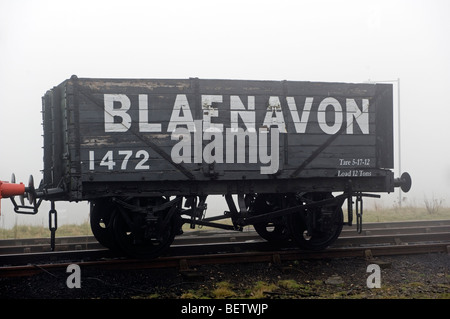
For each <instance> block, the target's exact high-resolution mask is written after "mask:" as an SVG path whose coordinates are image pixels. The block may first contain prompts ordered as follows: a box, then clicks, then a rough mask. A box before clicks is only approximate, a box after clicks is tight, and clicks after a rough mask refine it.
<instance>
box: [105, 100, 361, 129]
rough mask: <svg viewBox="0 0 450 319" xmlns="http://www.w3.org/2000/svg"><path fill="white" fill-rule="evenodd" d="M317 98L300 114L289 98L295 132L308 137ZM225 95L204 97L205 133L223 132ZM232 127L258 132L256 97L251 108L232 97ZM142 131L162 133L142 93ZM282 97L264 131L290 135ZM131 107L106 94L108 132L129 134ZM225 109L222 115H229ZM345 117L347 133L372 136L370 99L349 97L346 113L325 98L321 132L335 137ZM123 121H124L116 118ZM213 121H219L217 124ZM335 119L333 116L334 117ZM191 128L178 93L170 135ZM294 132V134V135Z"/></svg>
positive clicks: (321, 106) (271, 105)
mask: <svg viewBox="0 0 450 319" xmlns="http://www.w3.org/2000/svg"><path fill="white" fill-rule="evenodd" d="M314 99H315V98H314V97H306V98H305V101H304V104H303V109H302V110H301V111H299V109H298V107H297V102H296V99H295V97H292V96H288V97H286V102H287V105H288V109H289V114H290V116H291V117H292V122H293V123H294V128H295V133H297V134H304V133H305V132H306V129H307V127H308V124H309V123H310V120H311V116H310V115H311V111H312V105H313V102H314ZM223 100H224V99H223V95H202V96H201V103H202V114H203V119H202V121H203V131H204V132H223V131H224V124H225V123H217V122H220V111H221V110H220V109H219V108H217V107H214V106H215V105H218V104H223ZM229 100H230V105H229V108H228V109H229V112H230V127H231V128H232V132H233V131H236V130H237V128H238V121H239V119H241V121H242V122H243V123H244V125H245V129H246V130H247V131H249V132H256V131H257V123H256V116H255V112H256V111H255V96H247V101H246V104H247V107H246V106H245V104H244V102H243V101H242V100H241V98H240V97H239V96H237V95H231V96H230V99H229ZM138 104H139V105H138V109H139V113H138V114H139V119H138V122H139V132H156V133H158V132H162V131H163V127H162V124H161V123H150V122H149V119H148V110H149V105H148V95H147V94H139V96H138ZM281 105H282V104H281V101H280V97H278V96H270V97H269V101H268V105H266V106H265V108H266V114H265V116H264V121H263V122H262V123H261V125H260V127H262V128H272V127H276V128H277V129H278V132H279V133H281V134H283V133H287V127H286V123H285V118H284V113H283V111H282V107H281ZM130 108H131V100H130V98H129V97H128V96H127V95H125V94H104V119H105V132H127V131H128V130H129V129H130V127H131V124H132V121H133V119H132V118H131V116H130V114H129V113H128V111H129V110H130ZM225 110H226V108H225V106H223V110H222V111H221V112H225ZM327 114H334V120H333V121H332V122H331V123H330V121H327ZM344 116H345V120H346V134H354V123H355V122H356V123H357V124H358V126H359V128H360V130H361V132H362V134H369V100H368V99H362V102H361V105H360V106H359V105H358V103H357V102H356V100H355V99H352V98H347V99H346V102H345V110H343V107H342V105H341V103H340V102H339V101H338V100H337V99H336V98H333V97H325V98H323V99H322V100H320V102H319V103H318V108H317V120H318V126H319V128H320V130H321V131H322V132H323V133H325V134H329V135H332V134H335V133H336V132H338V131H339V130H340V129H341V128H342V125H344ZM117 118H120V121H115V119H117ZM213 118H214V120H215V122H213ZM331 118H333V117H331ZM179 126H181V127H184V128H187V129H188V131H189V132H195V130H196V127H195V123H194V118H193V116H192V111H191V108H190V106H189V102H188V99H187V96H186V95H185V94H177V95H176V97H175V100H174V103H173V107H172V112H171V115H170V119H169V123H168V125H167V129H166V132H174V131H175V130H176V129H177V127H179ZM292 133H294V132H292Z"/></svg>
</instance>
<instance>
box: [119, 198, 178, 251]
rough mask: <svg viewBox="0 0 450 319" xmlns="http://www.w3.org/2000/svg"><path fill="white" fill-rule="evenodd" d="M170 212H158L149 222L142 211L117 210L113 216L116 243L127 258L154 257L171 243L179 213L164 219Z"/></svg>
mask: <svg viewBox="0 0 450 319" xmlns="http://www.w3.org/2000/svg"><path fill="white" fill-rule="evenodd" d="M167 214H169V209H167V210H166V211H164V212H160V214H159V216H158V217H157V219H156V220H148V219H147V218H146V217H147V215H146V214H145V213H142V212H136V211H132V210H129V209H126V208H123V207H119V209H118V211H117V213H115V214H114V217H113V233H114V238H115V241H116V242H117V243H118V245H119V246H120V248H121V249H122V250H123V251H124V252H125V253H126V254H128V255H129V256H131V257H135V258H155V257H158V256H159V255H161V254H162V253H163V252H164V251H165V250H166V249H167V248H169V246H170V245H171V244H172V242H173V240H174V238H175V235H176V234H177V233H178V231H179V229H180V223H179V222H178V219H179V214H178V213H174V214H172V215H173V216H172V217H170V218H169V220H165V219H166V218H167Z"/></svg>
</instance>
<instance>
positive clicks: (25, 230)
mask: <svg viewBox="0 0 450 319" xmlns="http://www.w3.org/2000/svg"><path fill="white" fill-rule="evenodd" d="M91 235H92V232H91V226H90V224H89V222H84V223H82V224H80V225H61V226H58V229H57V230H56V237H66V236H91ZM49 237H50V230H49V229H48V228H47V227H43V226H30V225H16V226H14V227H13V228H11V229H0V239H20V238H49Z"/></svg>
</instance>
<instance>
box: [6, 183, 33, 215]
mask: <svg viewBox="0 0 450 319" xmlns="http://www.w3.org/2000/svg"><path fill="white" fill-rule="evenodd" d="M25 195H26V196H27V198H28V201H29V202H30V204H31V205H33V206H31V207H30V206H24V200H23V198H24V196H25ZM15 196H19V197H20V202H21V206H19V205H17V203H16V201H15V199H14V197H15ZM3 198H10V199H11V201H12V202H13V204H14V210H15V211H16V212H17V211H18V210H19V209H20V208H28V209H33V211H32V212H28V213H29V214H35V213H36V212H37V206H39V205H37V204H36V189H35V188H34V179H33V176H32V175H30V178H29V180H28V187H26V186H25V185H24V184H23V183H19V184H16V176H15V175H14V174H12V176H11V183H9V182H5V181H0V215H1V199H3Z"/></svg>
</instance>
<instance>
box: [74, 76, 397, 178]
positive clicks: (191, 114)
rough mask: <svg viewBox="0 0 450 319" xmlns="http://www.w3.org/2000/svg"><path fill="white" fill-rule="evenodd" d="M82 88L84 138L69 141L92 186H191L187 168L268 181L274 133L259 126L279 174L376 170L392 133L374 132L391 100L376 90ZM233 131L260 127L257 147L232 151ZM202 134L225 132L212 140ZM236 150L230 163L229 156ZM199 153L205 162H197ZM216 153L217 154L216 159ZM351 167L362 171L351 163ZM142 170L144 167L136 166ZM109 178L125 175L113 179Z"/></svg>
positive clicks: (201, 84)
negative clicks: (187, 141) (126, 180)
mask: <svg viewBox="0 0 450 319" xmlns="http://www.w3.org/2000/svg"><path fill="white" fill-rule="evenodd" d="M77 81H78V82H77V85H78V86H77V88H78V91H77V94H78V95H77V103H78V105H77V107H78V112H79V114H78V116H79V126H78V128H79V135H80V136H79V138H78V140H75V139H73V140H72V142H73V143H75V142H78V143H79V149H80V155H79V156H80V159H81V162H82V166H81V170H82V173H83V174H85V177H84V178H85V179H86V180H87V179H89V178H93V176H94V178H100V176H101V175H102V174H104V173H107V175H108V178H109V179H116V178H117V180H120V179H121V178H123V177H124V175H126V174H131V175H130V176H134V177H137V176H139V178H143V177H142V176H144V178H145V179H147V180H151V179H152V178H153V177H155V176H158V177H157V178H158V180H161V179H164V178H168V179H172V178H173V179H185V178H186V176H187V175H186V171H192V177H193V178H195V179H199V180H203V179H209V178H211V176H212V175H214V178H217V179H229V180H231V179H232V178H235V177H236V174H238V175H239V172H241V173H240V174H241V176H242V175H243V174H247V175H248V174H255V175H254V176H256V177H255V178H257V176H258V174H259V175H260V177H259V178H262V179H265V178H267V176H262V175H263V174H261V171H260V170H261V167H263V166H267V160H266V162H264V160H262V158H263V157H264V155H266V157H267V156H268V155H269V154H270V153H271V151H270V149H271V146H270V134H266V135H260V134H259V132H260V131H259V130H260V129H265V130H267V129H270V128H271V129H272V130H273V129H275V128H278V129H280V132H279V140H278V144H277V146H278V160H279V165H278V167H279V175H280V176H283V175H284V172H283V170H287V171H292V170H295V169H296V167H297V166H298V165H302V163H304V162H305V161H308V163H307V165H306V166H305V168H304V169H306V170H308V169H315V168H330V169H336V171H338V170H341V169H342V167H345V168H347V167H352V168H376V167H379V166H378V164H379V163H380V161H379V160H378V157H379V156H380V152H379V151H377V149H378V148H379V147H380V139H383V140H386V139H389V132H388V133H386V134H385V135H383V134H382V133H380V130H379V129H378V127H377V125H379V122H380V121H382V120H383V118H384V116H385V115H383V114H382V115H379V114H378V108H382V109H383V107H384V109H383V110H384V112H385V113H388V112H389V105H388V106H387V107H385V106H382V105H381V104H383V103H384V104H386V103H389V99H388V98H387V99H386V98H385V99H383V100H379V99H378V96H377V94H378V91H377V89H376V86H375V85H373V84H345V83H314V82H290V81H243V80H199V79H187V80H176V79H175V80H172V79H168V80H129V79H124V80H122V79H106V80H103V79H78V80H77ZM108 99H109V100H108ZM108 112H109V113H108ZM107 118H109V120H107ZM107 121H110V122H108V123H109V126H108V125H107ZM194 122H195V123H194ZM198 123H199V124H200V131H198V128H199V127H198V126H197V127H196V125H197V124H198ZM195 128H197V131H196V132H197V134H196V133H194V132H193V130H194V129H195ZM236 128H240V129H241V130H242V131H243V132H245V133H246V134H250V133H249V132H250V131H249V130H251V129H254V130H255V133H251V134H255V135H254V136H255V138H256V144H252V143H250V138H249V137H246V139H245V144H244V145H242V143H241V144H239V145H237V144H238V143H237V141H236V142H235V143H231V144H232V148H231V149H227V148H226V147H227V145H228V144H227V139H229V138H231V137H230V132H231V131H230V130H231V129H236ZM175 129H178V130H180V131H179V132H178V131H176V132H174V130H175ZM187 129H189V130H190V131H191V133H190V135H191V145H190V147H189V152H190V153H191V156H192V158H191V159H190V160H188V161H186V160H184V161H182V162H181V163H180V162H179V158H174V154H175V155H177V154H178V155H180V153H179V152H178V153H172V150H173V148H174V147H176V145H178V146H179V145H180V144H179V143H180V140H179V139H177V138H176V136H175V133H180V132H181V133H186V132H187ZM202 129H203V131H202ZM206 130H212V131H214V130H219V131H222V132H219V133H217V132H216V133H214V132H213V133H210V134H209V135H208V134H206V133H205V132H204V131H206ZM269 132H271V131H269ZM215 134H216V135H215ZM334 134H336V136H334ZM211 136H213V137H211ZM216 136H217V137H216ZM197 137H199V138H198V139H197ZM262 137H264V138H266V137H269V139H267V138H266V140H268V142H267V143H269V149H267V150H266V149H264V151H266V153H265V154H262V149H261V148H260V147H259V146H260V143H261V139H262ZM216 138H221V139H222V140H221V142H220V143H219V142H218V140H216ZM194 140H195V141H194ZM194 143H196V144H195V145H194ZM327 143H329V145H328V144H327ZM212 145H214V146H216V147H219V146H220V147H222V148H223V151H222V157H221V158H220V157H217V158H220V160H219V162H215V163H212V164H213V165H212V166H213V167H212V166H211V163H209V160H208V158H207V157H208V156H207V155H208V151H209V152H211V146H212ZM323 145H326V147H323ZM208 147H210V149H208ZM242 147H243V148H244V149H245V152H244V153H245V156H244V162H242V161H241V162H238V160H237V158H236V154H237V153H238V152H239V151H240V148H242ZM321 147H323V150H321V149H320V148H321ZM318 149H320V152H317V150H318ZM183 150H184V151H186V150H187V148H183ZM231 150H232V152H234V156H233V159H232V160H230V158H231V157H230V158H227V152H230V151H231ZM196 151H197V155H198V154H200V159H201V163H195V162H196V161H197V159H196V160H194V158H193V156H194V153H195V152H196ZM199 152H200V153H199ZM216 152H217V150H216V149H214V151H213V154H212V156H216ZM316 153H317V154H316ZM108 154H111V155H110V156H108ZM249 154H252V156H255V157H256V162H255V161H253V160H250V155H249ZM127 156H129V158H127V160H126V162H127V163H126V165H124V159H125V158H126V157H127ZM175 157H176V156H175ZM311 157H314V158H311ZM144 160H145V161H144ZM360 160H363V161H362V162H361V161H360ZM142 161H143V162H142ZM354 161H356V162H357V164H351V165H350V164H348V162H350V163H353V162H354ZM358 161H359V162H358ZM364 161H366V162H364ZM141 162H142V163H141ZM386 162H387V161H384V162H383V163H386ZM102 163H103V165H101V164H102ZM113 163H114V165H113ZM140 163H141V167H144V168H147V166H148V169H144V170H140V169H136V167H139V164H140ZM342 163H345V164H342ZM361 163H363V164H361ZM367 163H370V164H367ZM174 164H179V166H177V165H174ZM92 167H94V169H92ZM122 167H123V168H122ZM211 167H212V168H211ZM110 168H111V169H110ZM180 168H182V169H181V170H180ZM183 170H184V171H185V173H184V174H183V173H182V171H183ZM113 172H118V173H120V174H117V177H116V176H114V174H112V173H113ZM146 174H147V175H146ZM155 174H156V175H155ZM302 174H305V173H299V176H302ZM108 178H107V179H108ZM155 178H156V177H155Z"/></svg>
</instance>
